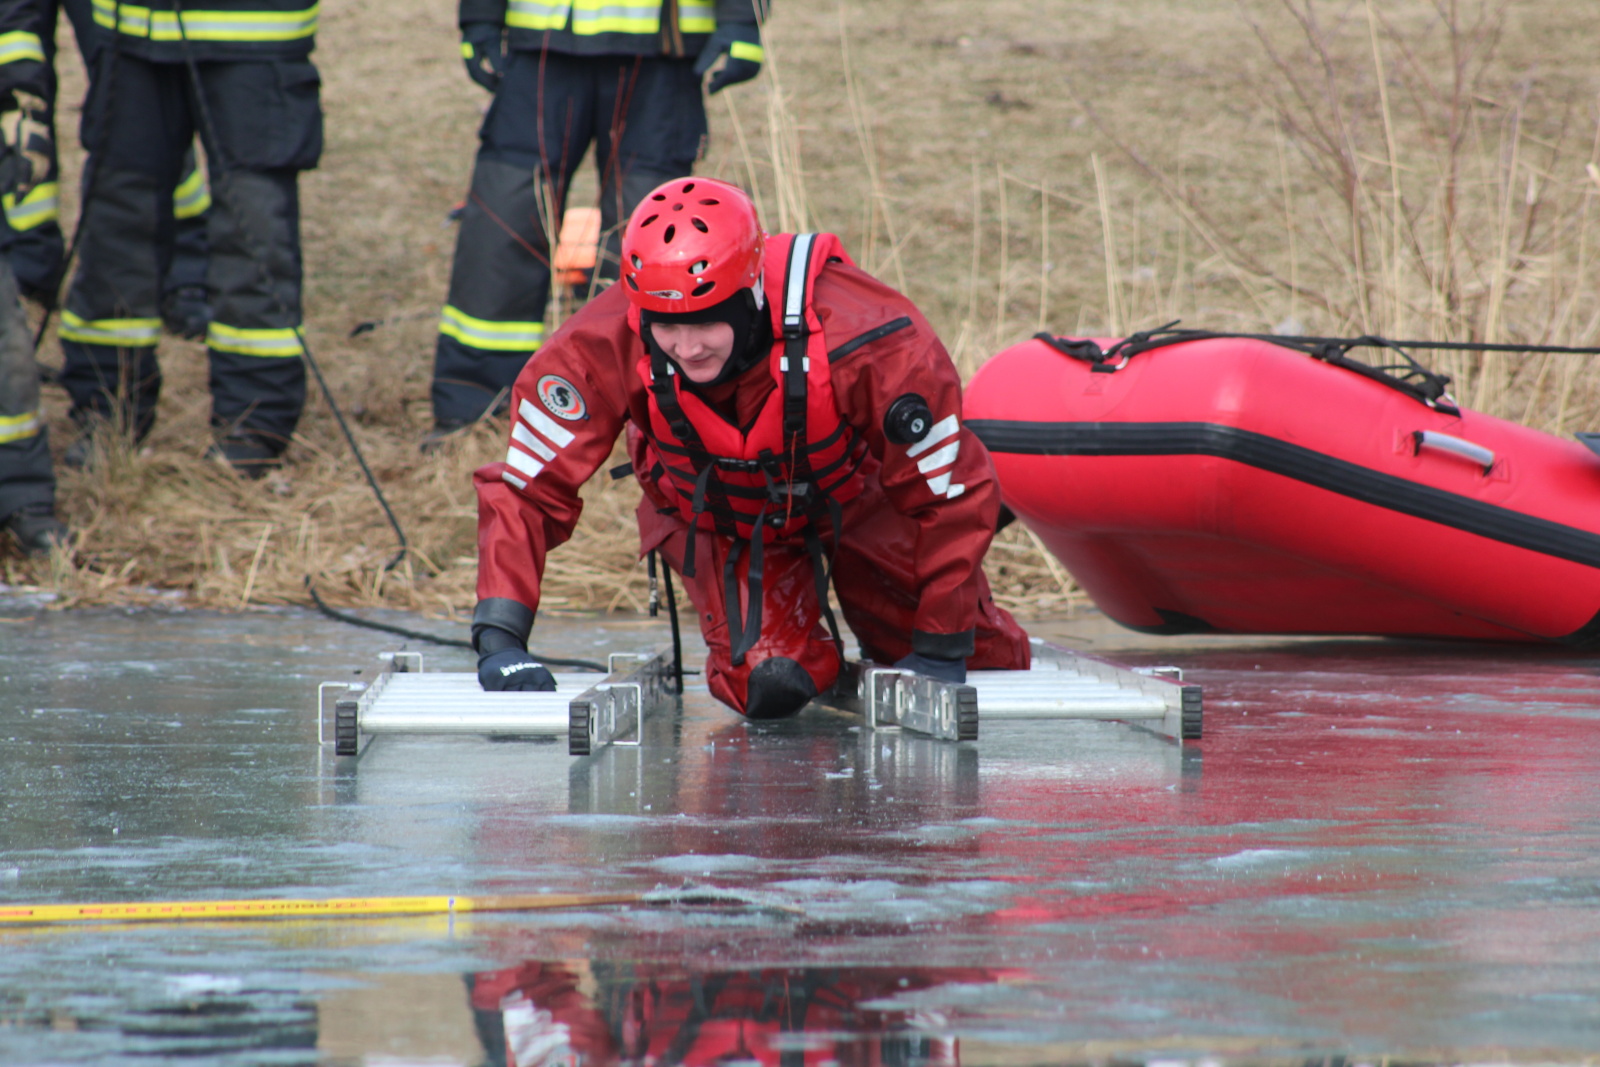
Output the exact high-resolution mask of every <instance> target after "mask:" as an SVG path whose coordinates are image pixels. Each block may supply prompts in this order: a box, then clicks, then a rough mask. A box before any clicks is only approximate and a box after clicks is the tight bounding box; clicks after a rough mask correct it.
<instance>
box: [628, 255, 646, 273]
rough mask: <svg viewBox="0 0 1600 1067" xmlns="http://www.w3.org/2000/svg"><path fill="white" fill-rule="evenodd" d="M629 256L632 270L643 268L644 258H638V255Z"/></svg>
mask: <svg viewBox="0 0 1600 1067" xmlns="http://www.w3.org/2000/svg"><path fill="white" fill-rule="evenodd" d="M630 258H631V259H632V260H633V269H634V270H644V260H642V259H640V258H639V257H638V256H632V257H630Z"/></svg>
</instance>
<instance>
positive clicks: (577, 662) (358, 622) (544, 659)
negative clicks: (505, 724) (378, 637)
mask: <svg viewBox="0 0 1600 1067" xmlns="http://www.w3.org/2000/svg"><path fill="white" fill-rule="evenodd" d="M306 592H308V593H310V594H311V602H312V603H313V604H315V605H316V606H317V610H318V611H320V612H322V613H323V614H324V615H326V616H328V618H330V619H336V620H338V621H339V622H347V623H349V624H350V625H351V626H364V627H366V628H367V629H369V630H382V631H383V632H384V633H386V634H398V635H399V636H401V637H409V638H412V639H414V640H417V641H432V642H433V643H434V644H436V645H446V646H448V647H450V648H466V649H470V648H472V642H471V641H463V640H461V639H460V638H456V637H436V636H435V635H433V634H430V633H425V632H424V631H422V630H408V629H406V628H405V627H404V626H391V625H389V624H388V623H386V622H374V621H373V620H372V619H363V618H361V616H359V615H350V614H348V613H346V612H343V611H337V610H335V609H333V608H330V607H329V606H328V605H327V604H326V603H324V602H323V599H322V597H320V596H318V595H317V587H316V586H314V585H312V584H311V576H310V575H309V574H308V575H306ZM528 655H530V656H532V657H533V658H534V659H536V660H538V661H539V662H541V663H548V664H552V665H554V666H557V667H577V668H578V669H579V670H585V671H599V672H600V673H601V674H609V673H610V671H608V670H607V669H606V668H605V667H603V666H601V665H600V664H598V663H596V662H594V661H593V660H587V659H562V658H561V657H559V656H541V655H540V654H539V653H537V652H529V653H528ZM678 687H679V688H680V689H681V688H682V687H683V683H682V681H681V680H680V681H679V683H678Z"/></svg>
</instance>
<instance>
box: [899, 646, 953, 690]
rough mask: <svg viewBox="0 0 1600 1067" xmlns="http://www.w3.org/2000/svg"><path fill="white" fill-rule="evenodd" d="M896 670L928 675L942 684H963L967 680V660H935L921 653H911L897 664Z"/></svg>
mask: <svg viewBox="0 0 1600 1067" xmlns="http://www.w3.org/2000/svg"><path fill="white" fill-rule="evenodd" d="M894 669H895V670H897V671H913V672H915V673H917V674H926V675H927V676H928V677H929V678H937V679H939V681H941V682H957V683H961V682H965V681H966V680H967V661H966V660H964V659H934V658H933V657H932V656H924V655H923V654H922V653H920V652H913V653H911V655H909V656H907V657H906V658H905V659H903V660H901V661H900V662H899V663H896V664H895V665H894Z"/></svg>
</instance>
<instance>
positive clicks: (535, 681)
mask: <svg viewBox="0 0 1600 1067" xmlns="http://www.w3.org/2000/svg"><path fill="white" fill-rule="evenodd" d="M478 684H479V685H481V686H483V688H484V691H485V692H489V693H554V692H555V691H556V680H555V678H553V677H552V676H551V674H550V672H549V671H547V670H545V669H544V664H542V663H540V662H539V661H538V660H536V659H534V658H533V657H532V656H530V655H528V654H527V653H526V652H524V651H523V650H522V649H520V648H502V649H501V650H500V651H498V652H486V653H484V654H483V655H482V656H479V657H478Z"/></svg>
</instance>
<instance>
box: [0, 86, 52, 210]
mask: <svg viewBox="0 0 1600 1067" xmlns="http://www.w3.org/2000/svg"><path fill="white" fill-rule="evenodd" d="M11 95H12V97H13V99H14V100H15V102H16V108H15V110H8V111H6V112H5V113H4V114H3V115H0V136H3V137H4V138H5V147H6V149H7V151H6V153H5V160H4V164H3V165H0V186H3V191H5V192H7V193H10V194H11V195H12V196H13V197H14V198H15V199H17V200H21V199H22V198H23V197H24V196H27V195H28V193H29V192H30V191H32V189H33V187H34V186H36V185H38V184H39V183H40V182H42V181H44V180H45V178H46V177H47V176H48V175H49V173H50V156H51V154H52V147H53V142H54V140H55V134H54V133H53V131H52V130H51V129H50V122H49V119H50V112H49V111H48V110H46V108H45V103H44V101H43V100H41V99H40V98H39V97H37V96H34V95H33V94H32V93H28V92H23V91H21V90H18V91H16V92H15V93H13V94H11Z"/></svg>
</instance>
